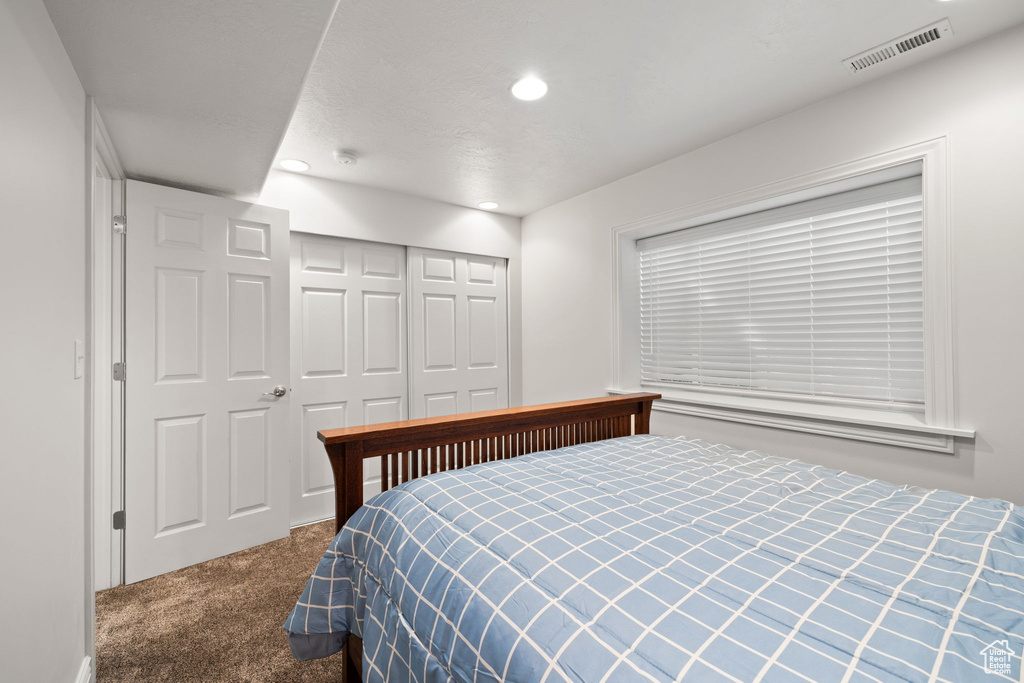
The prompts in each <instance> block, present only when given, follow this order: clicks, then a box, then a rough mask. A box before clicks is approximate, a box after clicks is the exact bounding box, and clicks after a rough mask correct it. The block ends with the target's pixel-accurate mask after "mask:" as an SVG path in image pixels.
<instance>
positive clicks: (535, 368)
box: [523, 28, 1024, 503]
mask: <svg viewBox="0 0 1024 683" xmlns="http://www.w3.org/2000/svg"><path fill="white" fill-rule="evenodd" d="M1021 64H1024V28H1017V29H1013V30H1011V31H1009V32H1005V33H1003V34H1000V35H997V36H995V37H993V38H991V39H988V40H986V41H984V42H982V43H979V44H976V45H973V46H968V47H967V48H964V49H961V50H959V51H956V52H953V53H950V54H948V55H945V56H943V57H940V58H937V59H935V60H932V61H930V62H927V63H924V64H921V65H919V66H916V67H913V68H910V69H907V70H904V71H900V72H897V73H895V74H893V75H891V76H889V77H887V78H885V79H881V80H878V81H874V82H872V83H869V84H866V85H864V86H861V87H860V88H857V89H854V90H851V91H848V92H846V93H844V94H842V95H838V96H836V97H833V98H831V99H828V100H825V101H823V102H820V103H818V104H816V105H814V106H811V107H808V108H805V109H802V110H800V111H797V112H795V113H792V114H789V115H787V116H784V117H781V118H778V119H776V120H774V121H771V122H768V123H766V124H763V125H761V126H758V127H756V128H753V129H750V130H747V131H745V132H743V133H740V134H738V135H735V136H732V137H730V138H727V139H725V140H722V141H719V142H717V143H715V144H712V145H709V146H707V147H704V148H702V149H699V150H696V151H694V152H691V153H689V154H686V155H684V156H681V157H677V158H675V159H673V160H671V161H668V162H665V163H663V164H660V165H658V166H655V167H653V168H650V169H647V170H645V171H642V172H640V173H637V174H635V175H632V176H630V177H627V178H624V179H622V180H619V181H616V182H614V183H611V184H609V185H606V186H604V187H601V188H598V189H596V190H593V191H591V192H588V193H586V194H583V195H580V196H578V197H575V198H573V199H570V200H568V201H565V202H562V203H560V204H557V205H555V206H552V207H549V208H547V209H544V210H542V211H539V212H537V213H534V214H532V215H530V216H527V217H526V218H524V219H523V264H524V268H523V312H524V315H523V349H524V353H523V394H524V395H523V399H524V402H525V403H535V402H542V401H551V400H561V399H569V398H578V397H584V396H597V395H601V394H602V392H604V390H605V389H606V388H608V387H610V386H611V364H612V348H611V338H612V331H611V329H612V328H611V320H612V291H611V270H610V269H611V246H612V240H611V236H610V230H611V229H612V228H614V227H615V226H618V225H622V224H625V223H628V222H631V221H635V220H638V219H641V218H644V217H647V216H652V215H654V214H658V213H662V212H665V211H670V210H673V209H677V208H679V207H683V206H687V205H690V204H694V203H697V202H700V201H706V200H711V199H715V198H718V197H722V196H725V195H729V194H732V193H734V192H739V191H742V190H746V189H749V188H754V187H758V186H761V185H764V184H767V183H771V182H776V181H780V180H784V179H788V178H792V177H794V176H797V175H800V174H804V173H809V172H813V171H818V170H821V169H825V168H828V167H830V166H834V165H839V164H844V163H848V162H850V161H854V160H857V159H861V158H864V157H868V156H871V155H875V154H879V153H882V152H886V151H889V150H893V149H896V148H899V147H903V146H906V145H910V144H914V143H918V142H922V141H925V140H929V139H933V138H936V137H939V136H943V135H948V136H949V145H950V146H949V149H950V158H951V162H950V166H951V168H950V181H951V193H952V196H951V197H950V202H951V207H952V213H951V219H952V250H953V254H952V260H953V264H952V277H953V307H954V320H955V322H954V330H953V335H954V344H955V356H956V375H957V382H958V390H957V396H956V400H957V403H958V405H959V411H958V413H959V424H960V426H964V427H973V428H975V429H976V430H977V439H976V440H975V441H974V442H973V443H971V442H964V443H962V444H960V445H959V446H958V451H957V454H956V455H955V456H948V455H938V454H934V453H926V452H921V451H914V450H909V449H903V448H897V447H888V446H879V445H873V444H868V443H863V442H857V441H849V440H843V439H835V438H830V437H823V436H812V435H805V434H800V433H797V432H788V431H780V430H773V429H768V428H758V427H749V426H745V425H739V424H735V423H730V422H723V421H715V420H708V419H697V418H688V417H684V416H679V415H669V414H666V413H661V414H655V416H654V419H653V430H654V431H655V432H658V433H665V434H686V435H688V436H695V437H702V438H705V439H709V440H713V441H719V442H725V443H729V444H732V445H735V446H738V447H742V448H758V449H761V450H764V451H768V452H771V453H775V454H778V455H783V456H792V457H797V458H801V459H804V460H808V461H812V462H817V463H822V464H825V465H827V466H831V467H836V468H841V469H847V470H850V471H853V472H857V473H860V474H863V475H867V476H872V477H878V478H882V479H887V480H889V481H894V482H899V483H914V484H919V485H924V486H929V487H935V488H944V489H951V490H956V491H961V492H964V493H969V494H976V495H981V496H993V497H1000V498H1006V499H1009V500H1011V501H1014V502H1016V503H1024V457H1022V454H1024V399H1022V396H1024V362H1021V361H1020V360H1019V359H1020V356H1019V354H1020V349H1021V347H1022V344H1024V305H1022V294H1024V267H1022V266H1021V259H1022V257H1024V208H1022V205H1021V199H1020V198H1021V193H1022V191H1024V170H1022V168H1024V161H1022V159H1024V69H1021V66H1020V65H1021ZM851 77H853V76H851ZM680 125H685V122H680Z"/></svg>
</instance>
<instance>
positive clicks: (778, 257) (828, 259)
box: [609, 138, 974, 453]
mask: <svg viewBox="0 0 1024 683" xmlns="http://www.w3.org/2000/svg"><path fill="white" fill-rule="evenodd" d="M946 149H947V140H946V139H945V138H936V139H934V140H929V141H925V142H922V143H919V144H915V145H909V146H906V147H902V148H900V149H896V150H892V151H890V152H884V153H882V154H877V155H874V156H871V157H866V158H863V159H859V160H855V161H851V162H848V163H845V164H841V165H837V166H831V167H828V168H825V169H822V170H819V171H814V172H810V173H806V174H804V175H800V176H794V177H792V178H787V179H784V180H779V181H777V182H773V183H769V184H765V185H760V186H756V187H752V188H750V189H747V190H743V191H740V192H734V193H731V194H722V195H719V196H714V197H711V198H706V199H703V200H701V201H697V202H695V203H692V204H688V205H684V206H682V207H681V208H679V209H676V210H674V211H670V212H666V213H661V214H657V215H654V216H649V217H646V218H641V219H639V220H636V221H633V222H631V223H627V224H624V225H620V226H618V227H616V228H614V229H613V230H612V243H613V255H614V263H615V265H616V267H615V270H614V277H615V287H614V288H613V310H614V312H615V313H614V316H613V319H612V323H613V338H612V339H613V346H612V353H613V358H614V363H613V365H612V371H613V372H612V385H611V387H610V388H609V392H610V393H624V392H629V391H636V390H638V389H640V388H641V387H645V386H646V387H649V388H650V390H654V391H658V392H659V393H661V394H662V395H663V398H662V400H660V401H655V403H654V410H655V411H657V412H661V413H677V414H682V415H686V416H690V417H698V418H710V419H716V420H726V421H732V422H738V423H743V424H747V425H756V426H762V427H771V428H778V429H787V430H794V431H799V432H807V433H813V434H824V435H828V436H835V437H841V438H848V439H856V440H860V441H870V442H875V443H883V444H890V445H898V446H907V447H911V448H917V449H923V450H931V451H936V452H940V453H952V452H954V445H955V439H956V438H973V436H974V431H973V430H972V429H968V428H963V427H959V426H957V424H956V401H955V391H954V374H953V334H952V296H951V286H950V285H951V282H950V254H949V250H950V239H949V185H948V180H949V172H948V157H947V152H946ZM691 201H693V200H691ZM671 428H672V429H681V428H683V427H682V426H681V425H679V424H676V425H675V426H673V427H671Z"/></svg>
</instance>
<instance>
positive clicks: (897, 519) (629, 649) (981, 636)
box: [285, 435, 1024, 683]
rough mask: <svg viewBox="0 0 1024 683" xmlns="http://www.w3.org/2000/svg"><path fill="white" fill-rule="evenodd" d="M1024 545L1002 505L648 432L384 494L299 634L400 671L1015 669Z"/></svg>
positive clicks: (920, 677)
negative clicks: (352, 640)
mask: <svg viewBox="0 0 1024 683" xmlns="http://www.w3.org/2000/svg"><path fill="white" fill-rule="evenodd" d="M1022 539H1024V515H1022V514H1021V511H1020V510H1019V509H1018V508H1016V507H1014V506H1013V505H1011V504H1009V503H1006V502H1004V501H998V500H981V499H975V498H971V497H966V496H962V495H959V494H953V493H948V492H943V491H930V490H924V489H918V488H912V487H895V486H892V485H891V484H887V483H885V482H881V481H877V480H869V479H865V478H862V477H858V476H855V475H852V474H848V473H845V472H838V471H835V470H830V469H826V468H823V467H818V466H812V465H808V464H805V463H801V462H798V461H794V460H785V459H781V458H776V457H771V456H766V455H764V454H761V453H756V452H740V451H737V450H734V449H731V448H729V447H727V446H722V445H711V444H707V443H705V442H701V441H696V440H689V439H685V438H665V437H657V436H646V435H645V436H632V437H624V438H621V439H612V440H608V441H601V442H597V443H592V444H582V445H578V446H572V447H567V448H562V449H559V450H555V451H549V452H545V453H538V454H533V455H527V456H521V457H519V458H516V459H514V460H506V461H499V462H493V463H487V464H484V465H479V466H475V467H471V468H467V469H463V470H457V471H452V472H445V473H441V474H438V475H433V476H430V477H426V478H422V479H417V480H414V481H412V482H409V483H408V484H405V485H402V486H401V487H399V488H397V489H394V490H392V491H388V492H385V493H383V494H381V495H379V496H377V497H375V498H374V499H372V500H371V501H370V502H369V503H367V504H366V505H365V506H364V507H363V508H361V509H360V511H359V512H358V513H357V514H356V515H355V516H354V517H353V518H352V519H351V520H350V521H349V523H348V524H347V525H346V526H345V527H344V528H343V529H342V531H341V532H340V533H339V534H338V536H337V537H336V538H335V539H334V541H333V542H332V543H331V546H330V548H329V549H328V550H327V552H326V553H325V555H324V557H323V559H322V560H321V561H320V563H319V565H318V567H317V569H316V571H315V573H314V575H313V576H312V577H311V578H310V580H309V583H308V585H307V586H306V589H305V591H304V592H303V594H302V596H301V598H300V599H299V601H298V603H297V604H296V606H295V608H294V610H293V611H292V614H291V615H290V616H289V618H288V621H287V622H286V624H285V628H286V630H287V631H289V633H290V634H295V635H292V636H291V638H292V641H293V642H292V645H293V650H294V651H295V653H296V655H297V656H300V657H304V656H309V655H308V654H304V653H303V651H302V643H305V642H308V641H309V640H310V639H315V638H317V637H320V636H319V635H318V634H335V635H334V636H331V637H333V638H335V639H336V640H337V638H338V635H339V634H345V633H348V632H351V633H354V634H356V635H358V636H361V637H362V638H363V642H364V657H363V667H364V678H366V679H367V680H371V681H388V682H390V683H394V682H399V681H446V680H456V681H506V680H509V681H564V680H567V681H588V682H589V681H595V682H596V681H634V680H636V681H671V680H680V679H687V680H697V681H717V680H722V681H742V682H746V681H755V680H765V681H815V682H816V683H821V682H824V681H925V680H938V681H950V682H957V683H959V682H960V681H968V680H982V679H983V680H986V681H993V682H994V681H999V680H1013V681H1017V680H1019V678H1020V675H1021V674H1020V655H1021V653H1022V647H1024V559H1022V558H1024V542H1022ZM999 641H1005V642H1003V643H999ZM993 643H998V644H999V645H1000V646H1001V647H1002V646H1005V647H1006V648H1008V649H1009V650H1010V651H1011V652H1012V653H1015V655H1016V656H1013V655H1011V656H1010V662H1011V667H1010V669H1011V670H1010V673H1009V675H1003V674H1000V673H991V674H990V673H987V672H986V669H985V664H986V659H985V655H984V653H983V650H985V648H987V647H988V646H989V645H991V644H993Z"/></svg>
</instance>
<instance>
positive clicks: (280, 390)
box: [263, 384, 288, 396]
mask: <svg viewBox="0 0 1024 683" xmlns="http://www.w3.org/2000/svg"><path fill="white" fill-rule="evenodd" d="M287 393H288V390H287V389H285V388H284V385H283V384H278V385H277V386H276V387H274V390H273V391H268V392H266V393H265V394H263V395H264V396H284V395H285V394H287Z"/></svg>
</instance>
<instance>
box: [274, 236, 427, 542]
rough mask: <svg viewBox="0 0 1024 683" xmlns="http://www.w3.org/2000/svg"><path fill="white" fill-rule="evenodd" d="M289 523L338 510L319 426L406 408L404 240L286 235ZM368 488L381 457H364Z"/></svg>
mask: <svg viewBox="0 0 1024 683" xmlns="http://www.w3.org/2000/svg"><path fill="white" fill-rule="evenodd" d="M291 245H292V246H291V276H292V277H291V283H292V284H291V291H292V294H291V298H292V309H291V310H292V313H291V319H292V322H291V329H292V348H293V349H294V359H293V364H292V387H293V388H294V394H293V395H292V433H293V444H292V448H291V453H292V456H291V460H292V466H291V477H292V485H291V522H292V524H302V523H305V522H311V521H315V520H320V519H327V518H329V517H333V516H334V479H333V477H332V475H331V467H330V464H329V462H328V460H327V453H326V451H325V450H324V446H323V444H322V443H320V441H319V440H318V439H317V436H316V433H317V432H318V431H319V430H321V429H335V428H339V427H352V426H356V425H364V424H374V423H378V422H394V421H395V420H404V419H405V418H406V416H407V412H408V408H407V405H408V400H407V398H408V377H409V375H408V370H407V367H406V329H405V328H406V310H405V282H406V278H405V248H404V247H397V246H393V245H388V244H376V243H372V242H359V241H356V240H346V239H341V238H339V237H326V236H320V235H307V234H304V233H298V232H296V233H292V237H291ZM363 471H364V475H365V477H366V479H365V481H364V496H365V497H367V498H368V497H370V496H372V495H374V494H376V493H379V492H380V462H379V460H378V459H372V460H367V461H366V462H365V464H364V470H363Z"/></svg>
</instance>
